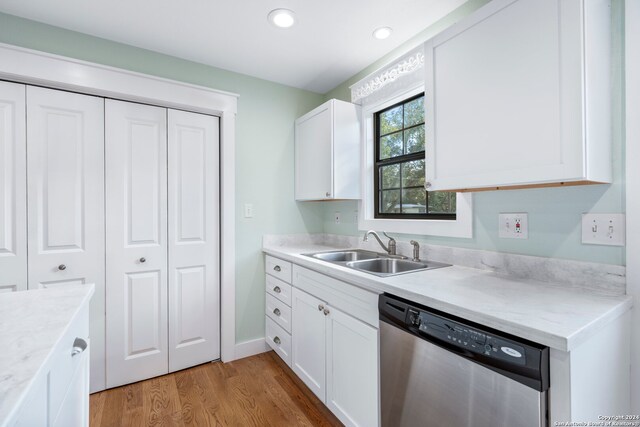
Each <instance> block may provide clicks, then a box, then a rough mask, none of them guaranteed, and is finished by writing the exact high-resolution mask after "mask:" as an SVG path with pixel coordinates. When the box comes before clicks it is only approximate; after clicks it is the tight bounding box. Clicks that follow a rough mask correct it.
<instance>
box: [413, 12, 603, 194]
mask: <svg viewBox="0 0 640 427" xmlns="http://www.w3.org/2000/svg"><path fill="white" fill-rule="evenodd" d="M610 6H611V5H610V1H609V0H589V1H583V0H496V1H492V2H490V3H489V4H487V5H486V6H484V7H483V8H481V9H479V10H478V11H477V12H476V13H474V14H472V15H471V16H469V17H468V18H467V19H465V20H463V21H461V22H460V23H458V24H456V25H454V26H453V27H451V28H450V29H448V30H446V31H444V32H443V33H441V34H440V35H438V36H436V37H434V38H433V39H432V40H430V41H428V42H427V43H426V44H425V71H426V81H425V110H426V112H427V117H426V123H427V140H428V141H429V143H428V144H427V154H426V157H427V169H426V179H427V183H428V184H427V185H429V189H430V190H434V191H435V190H438V191H440V190H456V191H465V190H491V189H494V190H495V189H501V188H522V187H537V186H560V185H581V184H592V183H610V182H611V179H612V177H611V118H610V116H611V112H610V104H611V90H610V81H611V79H610V57H611V47H610V42H611V22H610V17H611V12H610Z"/></svg>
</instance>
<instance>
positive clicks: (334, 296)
mask: <svg viewBox="0 0 640 427" xmlns="http://www.w3.org/2000/svg"><path fill="white" fill-rule="evenodd" d="M293 270H294V271H293V298H292V313H293V316H292V320H291V325H292V334H291V342H292V349H291V356H292V363H291V367H292V369H293V371H294V372H295V373H296V374H297V375H298V376H299V377H300V379H302V381H303V382H304V383H305V384H306V385H307V386H308V387H309V388H310V389H311V390H312V391H313V392H314V393H315V395H316V396H318V398H319V399H320V400H321V401H322V402H323V403H325V404H326V405H327V407H328V408H329V409H330V410H331V412H333V413H334V414H335V415H336V416H337V417H338V418H339V419H340V421H342V422H343V423H344V424H345V425H347V426H377V425H378V423H379V398H378V396H379V386H378V378H379V374H378V359H379V356H378V336H379V334H378V329H377V328H376V327H374V326H372V325H371V323H374V324H375V325H377V315H376V316H374V317H373V318H372V317H371V316H369V312H376V314H377V298H378V296H377V295H376V294H374V293H371V292H368V291H365V290H362V289H359V288H356V287H354V286H351V285H348V284H346V283H344V282H341V281H339V280H336V279H333V278H330V277H327V276H324V275H322V274H320V273H317V272H314V271H311V270H308V269H306V268H302V267H299V266H296V265H294V267H293ZM302 289H304V291H303V290H302ZM354 315H358V316H362V317H361V318H356V317H354ZM369 322H371V323H369Z"/></svg>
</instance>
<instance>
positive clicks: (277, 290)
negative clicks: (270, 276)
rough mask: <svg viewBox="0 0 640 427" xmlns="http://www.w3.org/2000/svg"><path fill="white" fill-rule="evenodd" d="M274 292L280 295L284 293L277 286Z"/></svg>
mask: <svg viewBox="0 0 640 427" xmlns="http://www.w3.org/2000/svg"><path fill="white" fill-rule="evenodd" d="M273 292H275V293H276V294H279V293H280V292H282V289H280V286H276V287H275V288H273Z"/></svg>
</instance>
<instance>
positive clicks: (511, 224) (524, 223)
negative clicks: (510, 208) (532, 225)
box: [498, 212, 529, 239]
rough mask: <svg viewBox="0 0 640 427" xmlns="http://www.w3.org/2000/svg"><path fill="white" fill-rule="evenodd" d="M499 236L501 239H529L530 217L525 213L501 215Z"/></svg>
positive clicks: (499, 218)
mask: <svg viewBox="0 0 640 427" xmlns="http://www.w3.org/2000/svg"><path fill="white" fill-rule="evenodd" d="M498 235H499V236H500V238H501V239H528V238H529V220H528V215H527V214H526V213H524V212H520V213H501V214H499V215H498Z"/></svg>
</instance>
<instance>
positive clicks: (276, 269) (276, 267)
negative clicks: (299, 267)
mask: <svg viewBox="0 0 640 427" xmlns="http://www.w3.org/2000/svg"><path fill="white" fill-rule="evenodd" d="M273 269H274V270H275V271H282V269H281V268H280V266H279V265H276V266H275V267H273Z"/></svg>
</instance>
